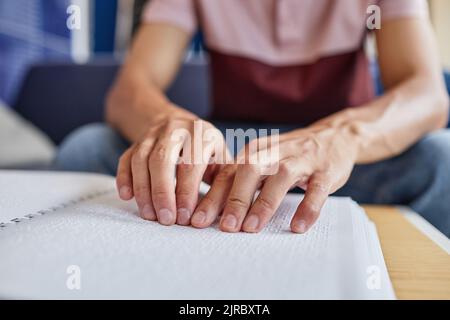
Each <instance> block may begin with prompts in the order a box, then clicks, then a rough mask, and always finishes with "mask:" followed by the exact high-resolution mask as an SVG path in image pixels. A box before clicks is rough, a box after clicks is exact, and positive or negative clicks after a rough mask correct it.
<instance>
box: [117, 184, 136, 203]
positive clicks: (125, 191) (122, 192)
mask: <svg viewBox="0 0 450 320" xmlns="http://www.w3.org/2000/svg"><path fill="white" fill-rule="evenodd" d="M119 196H120V198H121V199H122V200H125V201H128V200H131V199H132V198H133V192H132V190H131V188H130V187H129V186H122V187H120V188H119Z"/></svg>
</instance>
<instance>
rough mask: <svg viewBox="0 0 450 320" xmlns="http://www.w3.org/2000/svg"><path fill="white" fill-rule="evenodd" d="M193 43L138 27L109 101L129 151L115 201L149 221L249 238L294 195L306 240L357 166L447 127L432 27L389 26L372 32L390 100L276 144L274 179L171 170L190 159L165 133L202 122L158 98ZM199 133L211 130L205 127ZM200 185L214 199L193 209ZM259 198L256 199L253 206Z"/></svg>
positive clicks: (254, 168) (179, 34)
mask: <svg viewBox="0 0 450 320" xmlns="http://www.w3.org/2000/svg"><path fill="white" fill-rule="evenodd" d="M189 41H190V37H189V35H188V34H187V33H185V32H184V31H182V30H181V29H178V28H177V27H174V26H171V25H166V24H151V25H145V26H143V27H141V29H140V31H139V33H138V35H137V37H136V39H135V41H134V44H133V46H132V48H131V50H130V53H129V55H128V57H127V60H126V63H125V65H124V67H123V68H122V70H121V73H120V75H119V76H118V79H117V80H116V83H115V85H114V86H113V88H112V90H111V91H110V94H109V96H108V100H107V119H108V122H109V123H110V124H111V125H112V126H114V127H115V128H117V129H118V130H119V131H120V132H121V133H122V134H123V135H124V136H125V137H126V138H128V139H129V140H130V141H131V142H132V146H131V147H130V149H128V150H127V151H126V152H125V154H124V155H123V156H122V157H121V159H120V161H119V169H118V172H117V188H118V190H119V195H120V197H121V198H122V199H123V200H131V199H133V198H135V200H136V202H137V204H138V207H139V212H140V215H141V217H142V218H144V219H147V220H151V221H159V223H161V224H163V225H167V226H170V225H174V224H179V225H186V226H187V225H191V226H193V227H196V228H207V227H209V226H210V225H211V224H212V223H213V222H214V221H216V220H217V218H219V217H220V229H221V230H222V231H225V232H240V231H244V232H250V233H255V232H259V231H261V230H262V229H263V228H264V227H265V226H266V225H267V223H268V222H269V220H270V219H271V217H272V216H273V215H274V214H275V212H276V209H277V208H278V206H279V205H280V203H281V201H282V200H283V198H284V196H285V195H286V193H287V192H288V191H289V190H290V189H291V188H293V187H295V186H298V187H300V188H302V189H304V190H305V197H304V200H303V201H302V202H301V203H300V205H299V207H298V209H297V211H296V212H295V214H294V216H293V218H292V221H291V230H292V231H293V232H295V233H305V232H307V231H308V230H309V229H310V228H311V227H312V226H313V224H314V223H315V221H316V220H317V218H318V217H319V215H320V211H321V209H322V207H323V205H324V203H325V201H326V199H327V197H328V196H329V195H330V194H332V193H334V192H335V191H337V190H338V189H339V188H341V187H342V186H343V185H344V184H345V183H346V181H347V180H348V178H349V176H350V174H351V172H352V169H353V167H354V165H355V164H367V163H373V162H377V161H380V160H383V159H386V158H390V157H393V156H395V155H398V154H400V153H402V152H403V151H405V150H406V149H407V148H408V147H410V146H411V145H413V144H414V143H415V142H417V141H418V140H419V139H420V138H421V137H423V136H424V135H425V134H427V133H429V132H431V131H433V130H436V129H439V128H442V127H444V125H445V123H446V119H447V116H448V97H447V95H446V93H445V90H444V84H443V81H442V78H441V69H440V66H439V62H438V61H439V59H438V55H437V50H436V44H435V42H434V36H433V33H432V30H431V27H430V24H429V22H428V21H426V20H425V19H420V18H416V19H400V20H393V21H388V22H385V23H384V24H383V26H382V28H381V29H380V30H378V31H377V32H376V41H377V47H378V55H379V57H378V59H379V63H380V68H381V73H382V79H383V83H384V85H385V88H386V94H385V95H384V96H382V97H380V98H377V99H376V100H374V101H372V102H370V103H367V104H366V105H363V106H361V107H359V108H351V109H350V108H347V109H343V111H341V112H338V113H336V114H333V115H331V116H329V117H327V118H324V119H322V120H320V121H319V122H317V123H314V124H312V125H311V126H310V127H308V128H304V129H299V130H295V131H292V132H289V133H287V134H283V135H281V136H280V143H279V152H280V161H279V163H278V164H279V167H278V171H277V173H276V174H273V175H263V174H262V171H261V168H260V167H259V166H258V165H257V164H249V163H248V162H245V161H244V163H241V164H214V163H205V164H181V165H180V164H176V163H175V162H174V161H172V160H171V156H170V155H171V154H174V153H175V154H179V153H182V152H183V151H184V152H185V153H186V152H187V151H186V147H185V146H186V143H183V142H181V143H180V141H172V140H171V139H170V136H171V133H172V132H173V130H174V129H178V128H184V129H185V130H186V131H187V132H192V131H193V122H194V120H197V119H198V118H197V116H195V115H194V114H192V113H190V112H188V111H186V110H184V109H183V108H182V107H180V106H176V105H174V104H172V103H171V102H170V101H169V100H168V99H167V98H166V97H165V95H164V93H163V92H164V91H165V89H166V88H167V87H168V86H169V85H170V83H171V81H172V80H173V78H174V76H175V75H176V72H177V70H178V68H179V66H180V64H181V61H182V57H183V54H184V52H185V48H186V46H187V45H188V43H189ZM203 127H204V128H205V130H207V129H211V128H214V127H213V125H212V124H210V123H208V122H206V121H205V122H204V125H203ZM252 143H253V144H258V141H254V142H252ZM250 149H251V148H250ZM214 150H216V151H214ZM217 150H224V140H223V139H216V140H214V141H213V142H211V143H209V144H208V145H207V147H206V148H205V150H204V151H203V156H204V157H205V158H213V157H214V152H216V153H217ZM246 150H248V149H246ZM251 150H253V149H251ZM258 151H260V150H258ZM244 154H245V152H244V153H242V154H241V155H238V158H239V157H242V156H243V155H244ZM225 157H229V156H228V155H225ZM174 172H175V176H174ZM175 177H176V182H175V179H174V178H175ZM202 180H203V181H206V182H208V183H209V184H211V189H210V190H209V192H208V193H207V194H206V196H205V197H204V198H203V199H202V200H201V201H199V199H198V193H197V192H196V190H198V188H199V185H200V183H201V181H202ZM257 190H260V191H261V192H260V193H259V195H258V197H257V198H256V200H255V201H253V200H254V195H255V193H256V191H257Z"/></svg>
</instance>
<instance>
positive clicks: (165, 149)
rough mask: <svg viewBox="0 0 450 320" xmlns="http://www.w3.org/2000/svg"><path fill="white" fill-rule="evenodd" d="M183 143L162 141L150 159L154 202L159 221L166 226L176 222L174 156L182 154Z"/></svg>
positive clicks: (157, 144) (165, 139) (163, 139)
mask: <svg viewBox="0 0 450 320" xmlns="http://www.w3.org/2000/svg"><path fill="white" fill-rule="evenodd" d="M181 149H182V143H178V142H175V141H171V140H170V139H167V138H162V139H160V140H159V141H158V142H157V143H156V146H155V148H154V149H153V151H152V154H151V155H150V158H149V167H150V178H151V184H152V190H151V194H152V200H153V206H154V208H155V212H156V215H157V217H158V221H159V222H160V223H161V224H163V225H166V226H170V225H173V224H175V222H176V198H175V166H176V159H174V158H173V155H175V154H180V152H181Z"/></svg>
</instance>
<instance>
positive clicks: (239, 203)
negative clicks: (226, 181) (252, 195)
mask: <svg viewBox="0 0 450 320" xmlns="http://www.w3.org/2000/svg"><path fill="white" fill-rule="evenodd" d="M227 204H228V206H229V207H231V208H236V209H245V208H248V206H249V204H248V203H247V202H246V201H244V200H242V199H240V198H238V197H230V198H229V199H228V201H227Z"/></svg>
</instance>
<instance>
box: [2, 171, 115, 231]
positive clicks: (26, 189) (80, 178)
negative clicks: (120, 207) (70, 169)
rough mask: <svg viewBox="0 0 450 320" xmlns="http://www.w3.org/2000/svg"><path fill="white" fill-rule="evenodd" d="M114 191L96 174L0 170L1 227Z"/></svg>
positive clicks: (108, 180) (106, 179)
mask: <svg viewBox="0 0 450 320" xmlns="http://www.w3.org/2000/svg"><path fill="white" fill-rule="evenodd" d="M113 188H114V179H113V178H112V177H108V176H104V175H98V174H83V173H57V172H31V171H30V172H28V171H27V172H25V171H1V170H0V223H7V222H10V221H11V220H13V219H16V218H22V217H24V216H25V215H28V214H33V213H36V212H38V211H39V210H44V209H50V208H52V207H54V206H59V205H60V204H62V203H69V202H71V201H72V200H77V199H78V198H81V197H83V196H86V195H89V194H92V193H95V192H101V191H104V190H112V189H113Z"/></svg>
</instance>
